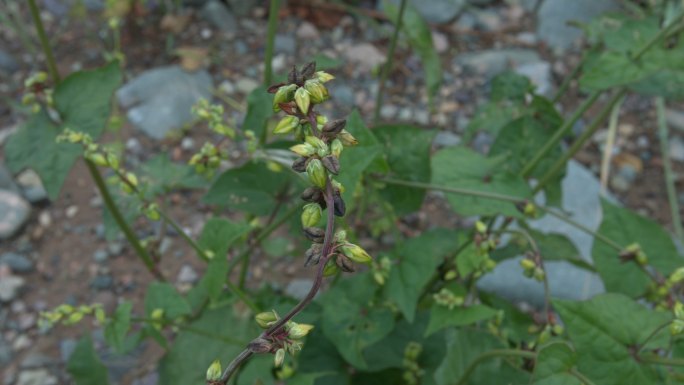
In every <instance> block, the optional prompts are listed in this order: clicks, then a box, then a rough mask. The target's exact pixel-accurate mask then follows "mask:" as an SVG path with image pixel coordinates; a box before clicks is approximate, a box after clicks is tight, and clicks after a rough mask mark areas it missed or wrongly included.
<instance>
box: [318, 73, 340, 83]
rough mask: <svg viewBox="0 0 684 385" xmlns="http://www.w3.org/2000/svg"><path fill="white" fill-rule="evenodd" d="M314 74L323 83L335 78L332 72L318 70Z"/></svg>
mask: <svg viewBox="0 0 684 385" xmlns="http://www.w3.org/2000/svg"><path fill="white" fill-rule="evenodd" d="M314 75H315V76H316V79H318V81H319V82H321V83H325V82H329V81H331V80H333V79H335V77H334V76H332V75H331V74H329V73H327V72H325V71H318V72H316V73H315V74H314Z"/></svg>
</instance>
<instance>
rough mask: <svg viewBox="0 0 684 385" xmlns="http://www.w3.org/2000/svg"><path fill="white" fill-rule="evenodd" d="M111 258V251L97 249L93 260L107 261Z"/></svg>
mask: <svg viewBox="0 0 684 385" xmlns="http://www.w3.org/2000/svg"><path fill="white" fill-rule="evenodd" d="M108 258H109V253H107V250H104V249H97V250H95V252H94V253H93V260H95V262H97V263H105V262H107V259H108Z"/></svg>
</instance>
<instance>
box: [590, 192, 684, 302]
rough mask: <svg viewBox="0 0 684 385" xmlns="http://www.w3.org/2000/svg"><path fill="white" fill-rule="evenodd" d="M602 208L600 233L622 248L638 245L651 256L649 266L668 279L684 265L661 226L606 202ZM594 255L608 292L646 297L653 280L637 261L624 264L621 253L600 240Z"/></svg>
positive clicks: (596, 265) (602, 203) (596, 243)
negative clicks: (675, 270) (645, 294)
mask: <svg viewBox="0 0 684 385" xmlns="http://www.w3.org/2000/svg"><path fill="white" fill-rule="evenodd" d="M601 207H602V210H603V221H602V222H601V226H600V227H599V229H598V233H599V234H601V235H604V236H606V237H607V238H609V239H611V240H613V241H614V242H617V244H618V245H620V246H622V247H626V246H628V245H630V244H632V243H638V244H639V245H640V246H641V249H642V250H643V251H644V252H645V253H646V255H647V256H648V263H649V265H650V266H653V267H655V268H656V270H658V272H660V273H661V274H663V275H666V276H667V275H668V274H670V273H671V272H672V271H673V270H674V269H676V268H677V267H679V266H680V265H681V264H682V262H684V261H683V260H682V258H681V256H680V255H679V253H678V252H677V249H676V248H675V245H674V243H673V242H672V238H671V237H670V235H669V234H668V233H667V232H665V231H664V230H663V229H662V227H660V225H658V224H657V223H655V222H653V221H652V220H650V219H647V218H644V217H642V216H640V215H637V214H636V213H633V212H631V211H630V210H628V209H626V208H621V207H618V206H616V205H613V204H612V203H609V202H608V201H606V200H602V201H601ZM591 254H592V256H593V259H594V266H595V267H596V271H598V273H599V275H601V279H603V283H604V284H605V286H606V290H607V291H611V292H620V293H624V294H627V295H629V296H631V297H638V296H640V295H642V294H644V292H645V291H646V289H647V287H648V285H649V283H650V279H649V278H648V276H647V275H646V274H645V273H644V272H643V270H641V269H640V268H639V266H637V264H636V262H633V261H632V262H627V263H624V262H622V261H621V260H620V257H619V251H617V250H615V249H614V248H612V247H610V246H609V245H607V244H606V243H605V242H602V241H600V240H595V241H594V246H593V248H592V251H591Z"/></svg>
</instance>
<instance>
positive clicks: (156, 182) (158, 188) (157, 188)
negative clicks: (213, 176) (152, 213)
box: [139, 154, 207, 196]
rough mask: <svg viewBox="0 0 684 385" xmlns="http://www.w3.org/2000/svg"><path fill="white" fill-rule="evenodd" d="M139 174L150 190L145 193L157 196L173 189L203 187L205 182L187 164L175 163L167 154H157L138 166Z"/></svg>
mask: <svg viewBox="0 0 684 385" xmlns="http://www.w3.org/2000/svg"><path fill="white" fill-rule="evenodd" d="M139 175H140V176H142V178H144V179H145V181H146V182H147V184H146V185H147V186H148V187H149V188H150V190H148V191H146V193H148V194H150V195H152V196H157V195H159V194H164V193H167V192H169V191H171V190H174V189H182V188H188V189H196V188H203V187H204V186H206V184H207V182H206V179H204V177H202V176H200V175H197V174H196V173H195V172H194V170H193V169H192V167H190V166H189V165H187V164H181V163H175V162H173V161H171V159H170V158H169V156H168V155H166V154H159V155H157V156H155V157H153V158H151V159H150V160H148V161H147V162H145V163H143V164H142V165H141V166H140V170H139Z"/></svg>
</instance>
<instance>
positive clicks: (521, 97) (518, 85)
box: [489, 71, 534, 104]
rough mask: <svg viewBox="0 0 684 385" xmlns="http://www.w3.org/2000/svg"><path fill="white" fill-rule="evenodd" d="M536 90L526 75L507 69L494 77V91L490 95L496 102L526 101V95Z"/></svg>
mask: <svg viewBox="0 0 684 385" xmlns="http://www.w3.org/2000/svg"><path fill="white" fill-rule="evenodd" d="M533 90H534V86H533V85H532V83H531V82H530V79H528V78H527V77H525V76H522V75H519V74H516V73H515V72H511V71H506V72H504V73H501V74H499V75H497V76H495V77H494V79H492V91H491V94H490V95H489V96H490V98H491V100H492V101H494V102H501V101H511V102H515V103H521V104H522V103H525V97H526V96H527V94H528V93H531V92H532V91H533Z"/></svg>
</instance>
